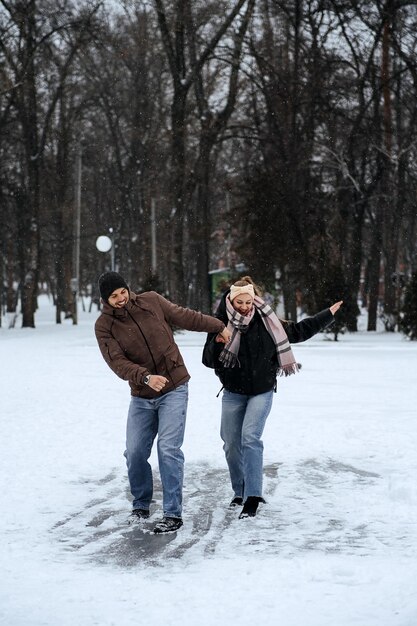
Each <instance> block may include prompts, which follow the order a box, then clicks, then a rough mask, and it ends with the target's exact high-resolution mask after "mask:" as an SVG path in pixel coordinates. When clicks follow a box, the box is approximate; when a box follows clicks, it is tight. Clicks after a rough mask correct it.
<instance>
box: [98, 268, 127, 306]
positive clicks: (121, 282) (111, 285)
mask: <svg viewBox="0 0 417 626" xmlns="http://www.w3.org/2000/svg"><path fill="white" fill-rule="evenodd" d="M121 287H124V288H125V289H129V287H128V286H127V284H126V281H125V279H124V278H123V276H120V274H118V273H117V272H105V273H104V274H102V275H101V276H100V278H99V279H98V288H99V291H100V296H101V297H102V298H103V300H105V301H106V302H107V301H108V299H109V297H110V296H111V294H112V293H113V291H114V290H115V289H120V288H121Z"/></svg>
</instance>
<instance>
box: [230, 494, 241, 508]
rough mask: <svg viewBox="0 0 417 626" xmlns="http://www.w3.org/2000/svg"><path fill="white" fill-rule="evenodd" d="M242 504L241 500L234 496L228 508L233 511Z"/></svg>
mask: <svg viewBox="0 0 417 626" xmlns="http://www.w3.org/2000/svg"><path fill="white" fill-rule="evenodd" d="M242 504H243V498H241V497H240V496H236V497H235V498H233V500H232V501H231V503H230V504H229V508H230V509H234V508H235V507H237V506H242Z"/></svg>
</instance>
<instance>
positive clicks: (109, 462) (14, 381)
mask: <svg viewBox="0 0 417 626" xmlns="http://www.w3.org/2000/svg"><path fill="white" fill-rule="evenodd" d="M41 305H42V306H41V308H40V311H39V312H38V314H37V328H36V329H35V330H33V329H20V328H16V329H14V330H8V329H7V328H4V327H3V328H1V329H0V354H1V377H0V390H1V419H0V462H1V473H0V480H1V483H2V484H1V491H0V493H1V506H0V532H1V555H0V571H1V575H0V623H1V624H5V625H7V626H41V625H42V626H43V625H45V626H55V625H57V624H59V625H60V626H74V625H77V626H78V625H80V626H92V625H99V626H110V625H115V626H124V625H126V626H128V625H131V624H134V623H139V624H140V623H144V624H146V625H147V626H160V625H161V624H169V625H170V626H194V624H199V625H203V626H221V625H222V624H232V623H233V624H234V623H236V624H239V625H240V626H249V625H250V626H252V625H253V624H263V626H276V625H279V626H416V624H417V583H416V580H417V480H416V479H417V410H416V404H417V384H416V383H417V380H416V363H417V342H414V343H413V342H408V341H406V340H405V339H404V338H403V337H402V336H401V335H399V334H384V333H365V332H361V333H358V334H356V335H344V336H341V337H340V341H339V342H337V343H335V342H332V341H328V340H326V339H325V337H323V336H322V335H319V336H317V337H315V338H314V339H312V340H310V341H309V342H307V343H305V344H300V345H298V346H294V352H295V354H296V356H297V359H298V360H299V361H300V362H301V363H302V364H303V369H302V371H301V373H300V374H299V375H297V376H293V377H291V378H289V379H285V380H280V382H279V390H278V393H277V395H276V397H275V399H274V405H273V409H272V413H271V415H270V417H269V419H268V422H267V426H266V430H265V435H264V442H265V497H266V499H267V504H266V505H264V506H263V507H262V508H261V510H260V513H259V514H258V516H257V517H256V518H254V519H246V520H238V519H237V515H238V513H237V512H235V511H230V510H228V508H227V505H228V503H229V500H230V498H231V496H232V493H231V490H230V487H229V483H228V474H227V471H226V465H225V461H224V457H223V451H222V447H221V442H220V438H219V434H218V431H219V415H220V404H221V399H220V398H216V394H217V392H218V390H219V388H220V385H219V382H218V381H217V379H216V377H215V376H214V373H213V372H212V371H210V370H207V369H205V368H204V367H203V366H202V365H201V348H202V344H203V341H204V335H202V334H198V333H182V334H179V335H178V336H177V341H178V343H179V344H180V346H181V350H182V353H183V355H184V357H185V360H186V363H187V365H188V368H189V370H190V373H191V375H192V380H191V382H190V404H189V412H188V423H187V432H186V441H185V445H184V452H185V455H186V475H185V490H184V495H185V507H184V522H185V524H184V527H183V529H181V530H180V531H179V532H178V533H177V534H174V535H169V536H162V537H160V536H154V535H152V534H150V533H147V534H146V533H143V532H142V531H139V530H138V529H137V528H136V529H135V528H134V529H131V528H128V527H127V526H126V518H127V515H128V513H129V511H130V499H129V492H128V485H127V480H126V471H125V464H124V457H123V450H124V435H125V419H126V414H127V409H128V404H129V390H128V386H127V383H125V382H123V381H121V380H119V379H118V378H116V376H115V375H114V374H113V373H112V372H111V371H110V370H109V369H108V368H107V366H106V364H105V363H104V361H103V360H102V358H101V355H100V353H99V351H98V348H97V346H96V342H95V337H94V333H93V325H94V321H95V317H96V315H97V312H96V311H94V312H93V313H90V314H89V313H82V312H81V313H80V323H79V325H78V326H77V327H74V326H72V324H71V322H69V321H67V322H65V323H63V324H62V325H60V326H57V325H55V324H54V312H53V309H52V307H51V306H50V305H49V304H48V302H47V300H46V299H45V298H42V299H41ZM152 462H153V465H154V467H155V468H156V466H157V464H156V457H154V456H153V457H152ZM155 478H156V485H155V487H156V488H155V503H154V505H153V515H152V519H151V521H150V525H152V523H153V522H154V521H155V520H156V519H158V518H159V516H160V512H161V511H160V502H161V493H160V486H159V482H158V476H157V472H156V477H155Z"/></svg>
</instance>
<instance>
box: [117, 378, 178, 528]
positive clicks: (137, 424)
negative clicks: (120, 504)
mask: <svg viewBox="0 0 417 626" xmlns="http://www.w3.org/2000/svg"><path fill="white" fill-rule="evenodd" d="M187 403H188V384H187V383H186V384H184V385H181V386H180V387H177V389H174V390H173V391H169V392H168V393H166V394H163V395H161V396H158V397H157V398H153V399H151V400H149V399H146V398H139V397H137V396H132V399H131V401H130V406H129V413H128V416H127V428H126V451H125V457H126V461H127V473H128V476H129V483H130V491H131V493H132V496H133V508H134V509H149V506H150V503H151V500H152V494H153V477H152V468H151V466H150V464H149V462H148V459H149V457H150V456H151V452H152V445H153V442H154V439H155V437H156V435H158V442H157V450H158V463H159V473H160V475H161V482H162V491H163V512H164V515H166V516H167V517H181V513H182V486H183V479H184V454H183V452H182V450H181V446H182V443H183V440H184V431H185V419H186V414H187Z"/></svg>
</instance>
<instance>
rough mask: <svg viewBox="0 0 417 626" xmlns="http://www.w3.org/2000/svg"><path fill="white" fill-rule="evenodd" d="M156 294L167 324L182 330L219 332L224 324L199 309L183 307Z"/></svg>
mask: <svg viewBox="0 0 417 626" xmlns="http://www.w3.org/2000/svg"><path fill="white" fill-rule="evenodd" d="M157 295H158V301H159V304H160V306H161V309H162V311H163V314H164V317H165V319H166V321H167V322H168V323H169V324H172V325H173V326H177V327H178V328H183V329H184V330H195V331H197V332H206V333H215V334H216V335H217V334H218V333H221V332H222V330H223V329H224V324H223V322H221V321H220V320H219V319H217V318H216V317H212V316H211V315H204V314H203V313H200V312H199V311H193V310H192V309H185V308H183V307H181V306H178V305H177V304H173V303H172V302H169V300H166V299H165V298H163V297H162V296H160V295H159V294H157Z"/></svg>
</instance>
